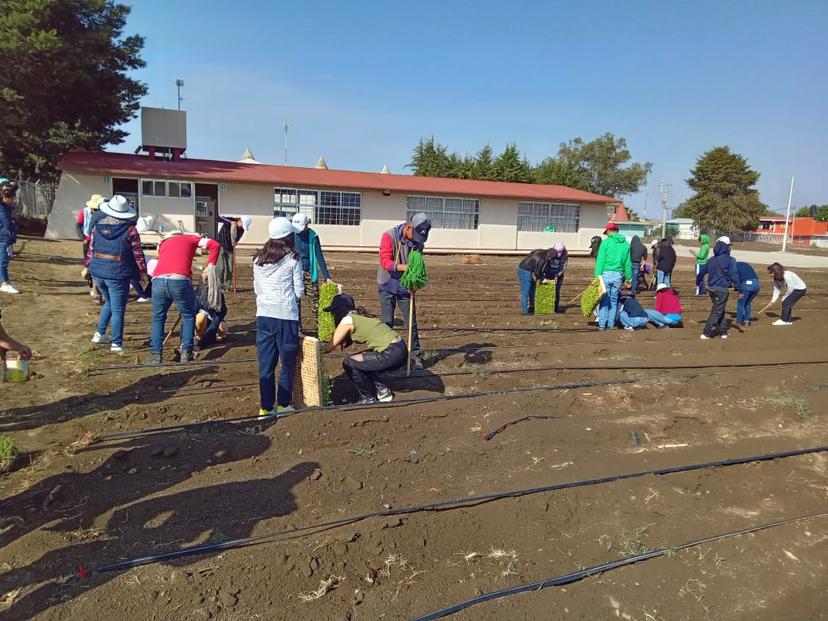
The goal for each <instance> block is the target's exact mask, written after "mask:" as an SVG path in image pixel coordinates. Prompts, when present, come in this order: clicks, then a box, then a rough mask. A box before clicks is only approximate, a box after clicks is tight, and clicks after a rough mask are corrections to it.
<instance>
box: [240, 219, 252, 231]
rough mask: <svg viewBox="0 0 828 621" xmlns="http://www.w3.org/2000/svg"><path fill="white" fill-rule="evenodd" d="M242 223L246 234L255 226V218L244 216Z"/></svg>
mask: <svg viewBox="0 0 828 621" xmlns="http://www.w3.org/2000/svg"><path fill="white" fill-rule="evenodd" d="M241 223H242V229H244V232H245V233H246V232H247V229H249V228H250V225H251V224H253V218H251V217H250V216H242V217H241Z"/></svg>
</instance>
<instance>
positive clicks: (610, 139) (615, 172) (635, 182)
mask: <svg viewBox="0 0 828 621" xmlns="http://www.w3.org/2000/svg"><path fill="white" fill-rule="evenodd" d="M555 159H556V160H557V161H558V162H561V163H563V164H565V165H567V166H568V167H569V168H571V169H573V170H575V171H577V172H578V174H579V175H580V176H583V178H584V179H586V183H587V189H588V190H589V191H591V192H595V193H596V194H603V195H605V196H614V197H621V196H624V195H625V194H634V193H635V192H637V191H638V190H639V188H640V187H641V186H642V185H643V184H644V183H645V182H646V180H647V175H648V174H650V171H651V170H652V168H653V165H652V164H651V163H650V162H644V163H639V162H632V163H629V162H630V160H631V159H632V155H631V154H630V151H629V149H627V141H626V140H625V139H624V138H616V137H615V136H614V135H612V134H610V133H606V134H604V135H603V136H600V137H598V138H596V139H595V140H592V141H590V142H584V141H583V139H581V138H575V139H573V140H570V141H569V142H568V143H561V145H560V148H559V149H558V155H557V156H556V157H555ZM628 163H629V164H628ZM624 164H628V165H627V166H624Z"/></svg>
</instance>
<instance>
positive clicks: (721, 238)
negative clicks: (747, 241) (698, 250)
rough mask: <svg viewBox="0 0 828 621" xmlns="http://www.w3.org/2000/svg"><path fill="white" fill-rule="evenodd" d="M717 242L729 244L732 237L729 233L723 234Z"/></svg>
mask: <svg viewBox="0 0 828 621" xmlns="http://www.w3.org/2000/svg"><path fill="white" fill-rule="evenodd" d="M716 242H717V243H718V242H722V243H723V244H727V245H728V246H729V245H730V238H729V237H728V236H727V235H722V236H721V237H720V238H719V239H717V240H716Z"/></svg>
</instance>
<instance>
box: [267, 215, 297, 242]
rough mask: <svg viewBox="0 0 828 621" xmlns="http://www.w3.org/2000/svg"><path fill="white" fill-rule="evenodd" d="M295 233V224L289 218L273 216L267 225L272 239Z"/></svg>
mask: <svg viewBox="0 0 828 621" xmlns="http://www.w3.org/2000/svg"><path fill="white" fill-rule="evenodd" d="M292 234H293V225H292V224H291V223H290V220H288V219H287V218H273V220H271V221H270V224H268V225H267V236H268V237H270V239H284V238H285V237H287V236H288V235H292Z"/></svg>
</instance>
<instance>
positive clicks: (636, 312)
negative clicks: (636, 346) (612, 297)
mask: <svg viewBox="0 0 828 621" xmlns="http://www.w3.org/2000/svg"><path fill="white" fill-rule="evenodd" d="M618 310H619V313H618V319H619V321H620V322H621V325H622V326H624V329H625V330H640V329H641V328H646V327H647V321H648V318H647V312H646V311H645V310H644V309H643V308H642V307H641V303H640V302H639V301H638V300H636V299H635V296H634V295H633V292H632V289H631V288H626V289H624V290H623V291H622V292H621V297H619V298H618Z"/></svg>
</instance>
